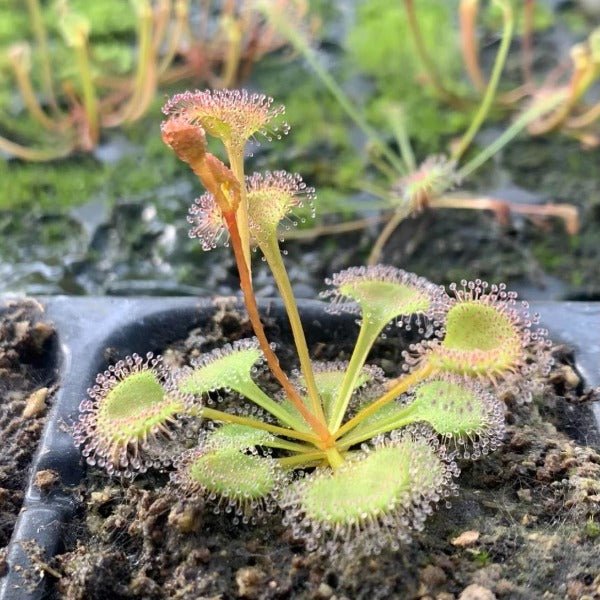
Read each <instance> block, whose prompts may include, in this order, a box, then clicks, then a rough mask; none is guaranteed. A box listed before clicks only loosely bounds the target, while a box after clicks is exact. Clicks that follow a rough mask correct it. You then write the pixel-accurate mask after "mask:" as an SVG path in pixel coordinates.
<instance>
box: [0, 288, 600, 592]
mask: <svg viewBox="0 0 600 600" xmlns="http://www.w3.org/2000/svg"><path fill="white" fill-rule="evenodd" d="M223 302H225V300H224V299H220V300H219V299H217V300H200V301H198V300H192V299H189V298H168V299H162V298H145V299H123V298H89V297H88V298H70V297H56V298H51V299H48V300H46V302H45V305H46V310H47V317H48V319H49V320H50V321H53V322H54V324H55V326H56V329H57V332H58V339H59V345H60V349H59V352H60V360H59V373H58V382H59V385H60V390H59V392H58V394H57V397H56V399H55V404H54V406H53V409H52V412H51V414H50V415H49V418H48V422H47V425H46V428H45V431H44V435H43V437H42V440H41V442H40V445H39V448H38V451H37V454H36V457H35V459H34V461H33V464H32V468H31V474H30V479H29V485H28V488H27V493H26V496H25V501H24V504H23V507H22V510H21V513H20V515H19V519H18V521H17V524H16V527H15V530H14V533H13V537H12V541H11V543H10V545H9V550H8V557H7V558H8V569H9V570H8V573H7V574H6V575H5V576H4V577H3V578H2V580H1V581H0V600H34V599H40V598H43V597H44V594H45V591H46V585H45V577H44V574H43V573H42V572H41V573H40V578H39V581H37V582H36V581H33V582H32V581H31V580H26V579H24V578H23V576H22V574H23V573H24V572H29V573H31V569H32V568H33V566H32V563H31V562H30V559H29V550H30V549H29V548H28V544H27V542H28V541H30V540H34V541H35V542H36V544H37V545H38V546H39V547H40V548H41V550H42V553H43V555H44V556H45V557H47V558H49V557H51V556H52V555H54V554H55V553H56V552H58V551H59V550H60V544H61V539H62V534H63V529H64V527H66V526H68V523H69V521H70V520H71V519H72V517H73V515H74V514H75V511H76V510H77V508H78V501H77V498H76V495H75V490H76V487H77V485H78V484H79V483H80V481H81V479H82V477H83V475H84V465H83V462H82V460H81V455H80V452H79V450H78V449H77V448H75V446H74V445H73V441H72V438H71V436H70V434H69V433H68V430H67V427H65V424H66V423H71V422H72V421H73V420H74V418H75V417H76V415H77V412H78V407H79V403H80V402H81V400H82V399H83V398H84V397H85V394H86V390H87V388H88V387H90V385H92V383H93V381H94V378H95V375H96V373H98V372H99V371H101V370H103V369H105V368H106V366H107V364H109V363H111V362H114V361H116V360H118V359H120V358H123V357H124V356H126V355H128V354H132V353H134V352H137V353H138V354H144V353H146V352H149V351H152V352H160V351H162V349H163V348H164V347H165V346H167V345H168V344H169V343H171V342H174V341H176V340H178V339H182V338H184V337H185V336H186V334H187V333H188V331H189V330H190V329H192V328H195V327H202V326H203V325H206V324H208V323H209V321H210V319H211V318H212V316H213V315H214V314H215V312H216V311H217V310H218V308H219V305H222V303H223ZM236 307H237V308H240V309H241V306H240V305H239V304H237V305H236ZM323 307H324V305H323V304H322V303H320V302H314V301H304V302H302V303H301V306H300V310H301V314H302V318H303V322H304V325H305V329H306V334H307V338H308V341H309V344H314V343H317V342H319V341H322V340H327V341H330V342H331V341H333V342H336V341H337V340H339V341H340V343H342V340H348V339H353V338H352V337H350V334H352V332H353V331H354V330H356V324H355V318H354V317H352V316H350V315H340V316H335V317H332V316H331V315H328V314H326V313H325V312H324V310H323ZM532 308H533V309H534V310H536V311H538V312H540V313H541V314H542V320H543V323H544V324H545V325H546V326H547V327H548V328H549V329H550V331H551V337H552V339H553V340H554V341H555V342H563V343H566V344H568V345H570V346H572V347H573V348H574V350H575V356H576V366H577V368H578V370H579V371H580V373H581V375H582V376H583V378H584V380H585V382H586V384H587V385H591V386H598V385H600V372H599V365H600V340H599V339H598V331H600V304H592V303H537V304H535V305H534V306H533V307H532ZM261 311H262V313H263V314H264V315H267V316H270V317H271V318H273V319H274V320H275V322H276V323H277V325H278V327H279V328H280V330H281V335H282V337H283V338H286V337H288V338H289V337H290V332H289V326H288V323H287V318H286V317H285V313H284V311H283V309H282V306H281V303H280V302H279V301H275V300H264V301H262V302H261ZM563 417H564V421H565V428H566V429H567V430H568V432H569V433H570V434H571V435H572V437H574V438H575V439H577V440H578V441H580V442H582V443H584V444H588V445H598V446H600V406H593V407H586V406H581V407H571V408H569V409H568V414H565V415H563ZM46 469H53V470H55V471H57V472H58V474H59V476H60V479H61V486H57V489H55V490H53V491H50V492H49V493H42V492H40V490H39V489H38V488H37V487H36V486H35V485H34V479H35V475H36V473H38V472H39V471H43V470H46Z"/></svg>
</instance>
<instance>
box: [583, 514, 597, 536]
mask: <svg viewBox="0 0 600 600" xmlns="http://www.w3.org/2000/svg"><path fill="white" fill-rule="evenodd" d="M583 531H584V533H585V535H586V537H588V538H590V539H591V540H595V539H596V538H597V537H600V524H599V523H596V521H594V519H593V518H592V517H590V518H589V519H588V520H587V522H586V524H585V527H584V528H583Z"/></svg>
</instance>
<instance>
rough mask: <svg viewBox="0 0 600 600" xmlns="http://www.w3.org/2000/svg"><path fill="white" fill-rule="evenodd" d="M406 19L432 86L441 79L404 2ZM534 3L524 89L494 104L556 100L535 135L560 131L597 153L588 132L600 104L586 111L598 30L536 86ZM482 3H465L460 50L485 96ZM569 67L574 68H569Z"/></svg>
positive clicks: (525, 11) (408, 1)
mask: <svg viewBox="0 0 600 600" xmlns="http://www.w3.org/2000/svg"><path fill="white" fill-rule="evenodd" d="M404 4H405V6H406V10H407V13H408V14H409V15H410V18H409V21H410V23H411V31H412V34H413V40H414V42H415V47H416V48H417V50H418V53H419V56H420V57H421V60H422V64H423V66H424V68H425V69H426V70H427V73H428V79H429V80H430V82H431V83H433V80H434V79H435V80H436V81H438V84H436V85H437V86H439V77H437V74H436V72H435V70H434V69H433V68H432V61H431V59H430V58H429V56H428V54H427V50H426V49H425V48H424V47H423V45H422V44H420V43H419V40H420V33H419V26H418V21H417V18H416V15H415V10H414V3H413V0H404ZM535 4H536V2H535V0H524V2H523V3H522V22H523V35H522V38H521V71H522V77H523V81H522V83H521V85H519V86H518V87H517V88H515V89H514V90H511V91H507V92H504V93H501V94H498V96H497V98H496V102H497V104H498V105H499V106H500V107H513V106H518V105H520V104H521V103H522V102H523V101H524V100H529V102H530V103H531V104H532V105H536V104H538V103H543V102H544V101H545V99H547V98H548V97H549V96H551V95H554V94H558V95H560V96H561V101H560V102H559V103H558V104H557V106H556V107H554V109H553V110H551V111H549V112H548V113H546V114H544V115H542V116H541V117H540V118H539V119H536V120H534V121H532V122H531V123H529V124H528V125H527V130H528V132H529V133H530V134H531V135H543V134H545V133H548V132H550V131H557V130H561V131H563V132H564V133H566V134H568V135H571V136H573V137H575V138H577V139H578V140H580V141H581V142H582V143H583V144H584V146H587V147H593V146H597V145H598V144H600V133H599V132H598V131H597V127H596V128H594V129H592V130H590V128H591V127H592V126H593V125H594V124H595V123H596V121H597V120H598V118H599V117H600V102H596V103H594V104H593V105H592V106H588V105H586V103H585V102H584V97H585V94H586V92H587V91H588V90H589V89H590V88H591V87H592V85H594V83H596V82H597V81H598V77H599V76H600V29H595V30H594V31H592V33H591V34H590V35H589V36H588V38H587V40H585V41H584V42H581V43H578V44H575V45H574V46H573V47H572V48H571V50H570V61H565V62H564V63H563V64H559V65H558V66H556V67H555V68H554V69H553V70H551V71H550V72H549V73H547V74H546V76H545V78H544V79H543V81H542V82H541V84H538V83H537V82H536V81H535V77H534V72H533V54H534V46H533V22H534V18H533V16H534V10H535ZM479 8H480V2H479V0H461V2H460V8H459V16H460V32H461V50H462V55H463V60H464V64H465V67H466V71H467V74H468V75H469V79H470V81H471V83H472V85H473V87H474V89H475V90H476V91H477V92H478V93H479V94H483V93H484V91H485V89H486V78H485V76H484V74H483V71H482V69H481V65H480V60H479V43H478V40H477V28H476V23H477V15H478V12H479ZM568 62H570V63H571V64H570V65H569V64H568Z"/></svg>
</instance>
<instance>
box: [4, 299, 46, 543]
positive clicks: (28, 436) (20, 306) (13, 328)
mask: <svg viewBox="0 0 600 600" xmlns="http://www.w3.org/2000/svg"><path fill="white" fill-rule="evenodd" d="M54 337H55V332H54V329H53V327H52V326H51V325H50V324H49V323H47V322H46V321H45V320H44V314H43V309H42V307H41V306H40V305H39V304H38V303H37V302H35V301H33V300H4V301H2V302H1V303H0V441H1V443H0V552H2V549H3V548H4V547H5V546H6V544H7V543H8V541H9V539H10V535H11V533H12V530H13V527H14V524H15V521H16V518H17V515H18V513H19V510H20V507H21V504H22V501H23V494H24V487H25V484H26V481H27V478H28V467H29V463H30V462H31V459H32V457H33V453H34V451H35V449H36V446H37V443H38V440H39V438H40V434H41V432H42V429H43V427H44V422H45V418H46V413H47V411H48V407H49V406H50V404H51V403H52V396H53V394H54V380H55V377H56V371H55V369H54V365H53V364H52V344H53V340H54Z"/></svg>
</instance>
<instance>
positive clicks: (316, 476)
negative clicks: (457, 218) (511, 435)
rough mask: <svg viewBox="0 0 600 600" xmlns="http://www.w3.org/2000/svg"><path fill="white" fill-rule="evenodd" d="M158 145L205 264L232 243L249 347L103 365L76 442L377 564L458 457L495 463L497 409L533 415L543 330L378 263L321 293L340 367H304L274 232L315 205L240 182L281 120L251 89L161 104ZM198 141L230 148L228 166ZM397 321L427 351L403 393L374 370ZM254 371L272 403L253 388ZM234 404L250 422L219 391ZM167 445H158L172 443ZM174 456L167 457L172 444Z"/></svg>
mask: <svg viewBox="0 0 600 600" xmlns="http://www.w3.org/2000/svg"><path fill="white" fill-rule="evenodd" d="M164 112H165V114H166V115H167V119H166V120H165V121H164V122H163V124H162V128H161V131H162V137H163V140H164V141H165V143H166V144H167V145H168V146H169V147H170V148H171V149H172V150H173V151H174V152H175V154H176V155H177V156H178V157H179V158H180V159H181V160H183V161H184V162H185V163H187V164H188V165H189V166H190V168H191V169H192V171H193V172H194V173H195V174H196V176H197V177H198V178H199V180H200V181H201V182H202V184H203V186H204V187H205V188H206V190H207V192H206V193H205V194H204V195H203V196H202V197H201V198H199V199H198V200H197V201H196V202H195V203H194V204H193V206H192V207H191V209H190V212H189V218H188V220H189V222H190V223H191V225H192V229H191V232H190V233H191V235H192V237H195V238H198V239H199V241H200V242H201V245H202V247H203V248H204V249H205V250H210V249H212V248H214V246H215V245H216V244H217V243H219V242H220V241H222V240H227V243H228V244H229V245H230V246H231V248H232V250H233V253H234V256H235V261H236V266H237V269H238V274H239V278H240V287H241V290H242V294H243V298H244V303H245V306H246V309H247V312H248V317H249V320H250V322H251V324H252V327H253V330H254V333H255V335H256V338H255V339H250V340H243V341H239V342H236V343H235V344H233V345H231V346H227V347H225V348H222V349H217V350H215V351H213V352H211V353H209V354H205V355H202V356H201V357H200V358H199V359H198V360H196V361H195V362H194V363H192V364H191V365H190V366H188V367H184V368H183V369H179V370H175V371H174V370H169V369H165V368H164V367H163V366H162V362H161V361H160V359H155V358H154V357H152V356H148V357H147V358H146V359H143V358H141V357H138V356H133V357H129V358H126V359H125V360H123V361H121V362H119V363H117V364H116V365H114V366H112V367H109V369H108V370H107V371H106V372H105V373H103V374H100V375H99V376H98V378H97V382H96V386H94V387H93V388H92V389H91V391H90V398H89V399H88V400H85V401H84V402H83V403H82V405H81V413H82V414H81V417H80V420H79V422H78V423H77V424H76V426H75V440H76V442H77V443H78V444H79V445H80V446H82V448H83V454H84V456H86V457H87V458H88V462H89V463H90V464H92V465H94V464H99V465H101V466H105V467H107V469H108V471H109V472H110V473H113V474H117V475H124V476H129V477H133V476H134V475H135V474H136V473H137V472H139V471H144V470H146V469H147V468H152V467H154V468H156V467H162V466H164V465H165V464H167V463H173V464H174V466H175V471H174V472H173V475H172V485H174V486H177V487H178V488H179V489H180V490H183V491H184V492H185V493H187V494H190V495H192V496H193V495H198V494H201V495H205V496H207V497H208V498H209V499H212V500H214V501H215V502H216V503H217V508H219V507H221V508H223V509H224V510H225V511H226V512H234V513H235V515H236V518H237V519H242V520H251V519H252V518H253V515H254V514H255V513H256V512H257V511H259V512H260V511H261V510H267V511H271V510H273V509H274V507H275V506H276V505H279V506H281V507H282V508H283V509H284V511H285V519H286V522H287V523H289V524H290V525H291V527H292V530H293V532H294V534H295V535H296V536H298V537H303V538H305V539H306V540H307V543H308V547H309V549H316V548H319V547H320V548H328V549H330V550H335V549H338V548H339V547H340V545H343V547H344V548H345V549H346V550H347V551H349V552H353V551H355V550H365V549H366V550H367V551H379V550H381V549H382V548H383V547H385V546H390V545H391V546H392V547H397V546H398V544H399V543H400V541H402V540H403V539H405V538H406V537H407V535H408V533H409V531H410V529H411V528H414V527H416V528H420V527H422V525H423V521H424V519H425V518H426V516H427V514H429V512H430V511H431V507H432V506H433V505H434V504H436V503H437V502H438V501H439V500H440V499H442V498H444V497H446V496H448V495H452V494H453V493H455V491H456V486H455V483H454V478H455V477H456V476H457V475H458V472H459V470H458V467H457V465H456V462H455V459H456V458H457V457H463V458H471V459H474V458H479V457H480V456H481V455H482V454H486V453H488V452H489V451H491V450H493V449H495V448H496V447H497V445H498V444H499V442H500V440H501V438H502V435H503V430H504V416H503V407H502V403H501V400H500V399H499V396H500V395H501V394H505V393H511V394H514V395H516V397H517V398H518V400H519V401H522V402H524V401H527V400H529V399H530V398H531V394H532V393H533V392H535V391H537V390H538V389H539V388H540V385H541V381H542V378H543V376H544V375H545V374H547V372H548V368H549V365H550V361H549V358H548V342H547V341H546V338H545V332H544V331H543V330H541V329H539V328H537V327H536V326H535V323H537V317H536V316H532V315H530V314H529V313H528V309H527V305H526V304H524V303H517V300H516V294H514V293H512V292H508V291H506V288H505V286H504V285H492V286H489V285H488V284H487V283H485V282H482V281H479V280H477V281H474V282H467V281H464V282H461V284H460V286H452V287H450V289H449V293H447V292H446V291H445V290H444V289H443V288H440V287H438V286H435V285H433V284H431V283H430V282H428V281H427V280H425V279H423V278H421V277H418V276H416V275H414V274H411V273H406V272H404V271H401V270H399V269H395V268H393V267H386V266H383V265H377V266H371V267H361V268H351V269H347V270H345V271H342V272H340V273H338V274H336V275H334V276H333V277H332V278H331V280H329V281H328V284H329V286H330V289H329V290H328V291H326V292H325V293H324V297H326V298H330V299H331V300H332V302H331V310H332V311H333V312H339V311H345V312H350V313H352V314H357V315H358V316H359V318H360V332H359V335H358V338H357V341H356V344H355V347H354V350H353V353H352V356H351V358H350V360H349V362H348V363H333V364H332V363H328V364H319V363H318V362H316V361H314V360H313V359H312V358H311V356H310V352H309V348H308V345H307V342H306V338H305V335H304V330H303V327H302V322H301V319H300V314H299V311H298V307H297V304H296V300H295V298H294V294H293V290H292V288H291V285H290V281H289V278H288V275H287V271H286V268H285V265H284V263H283V260H282V254H281V249H280V241H279V235H280V234H279V230H278V227H279V225H280V222H281V221H282V219H285V218H287V217H288V215H290V214H291V213H292V212H293V210H294V209H295V208H298V207H300V206H302V205H303V204H312V201H313V199H314V191H313V190H312V189H310V188H307V186H306V185H305V184H304V182H303V181H302V179H301V178H300V177H299V176H297V175H290V174H288V173H285V172H282V171H276V172H268V173H263V174H254V175H251V176H246V175H245V174H244V159H243V156H244V147H245V146H246V144H247V142H248V141H249V140H251V139H253V138H254V136H256V135H261V136H263V137H266V138H267V139H272V138H273V137H281V135H282V134H284V133H287V126H286V125H285V124H283V123H280V122H279V123H278V121H279V120H280V118H281V115H282V113H283V107H280V106H275V105H274V104H273V100H272V99H271V98H267V97H265V96H263V95H260V94H251V93H248V92H246V91H243V90H242V91H238V90H222V91H216V92H211V91H196V92H193V93H192V92H186V93H183V94H179V95H176V96H174V97H173V98H171V99H170V100H169V101H168V102H167V104H166V105H165V107H164ZM207 136H210V137H211V138H213V139H216V140H219V141H220V142H221V143H222V144H223V146H224V147H225V149H226V153H227V156H228V163H229V164H225V163H224V162H222V161H221V160H220V159H219V158H217V157H216V156H215V155H214V154H212V153H211V152H210V151H209V146H208V143H207ZM252 249H254V250H257V251H259V252H260V253H261V254H262V255H263V257H264V258H265V260H266V261H267V263H268V265H269V267H270V269H271V272H272V275H273V277H274V279H275V282H276V284H277V287H278V289H279V292H280V295H281V298H282V300H283V304H284V306H285V309H286V313H287V316H288V319H289V322H290V326H291V330H292V335H293V340H294V346H295V348H296V352H297V359H298V364H299V372H297V373H294V374H291V375H288V374H287V373H285V372H284V371H283V370H282V368H281V366H280V364H279V360H278V358H277V355H276V353H275V351H274V348H273V347H272V346H271V344H270V343H269V339H268V338H267V335H266V333H265V329H264V327H263V323H262V320H261V315H260V313H259V309H258V306H257V302H256V298H255V295H254V289H253V278H252V260H251V257H252ZM390 324H396V325H397V326H400V327H404V328H405V329H412V328H415V329H416V331H417V333H418V334H419V336H420V338H421V340H420V341H419V343H417V344H414V345H412V346H410V347H409V349H408V350H407V351H406V352H405V353H404V360H405V374H404V375H401V376H400V377H398V378H395V379H389V378H385V377H384V376H383V375H382V373H381V372H380V371H379V370H377V369H375V368H373V367H368V366H366V362H367V358H368V356H369V354H370V352H371V349H372V347H373V344H374V343H375V341H376V340H377V338H378V337H379V336H380V335H382V333H383V332H384V330H385V329H386V327H388V326H390ZM261 360H264V361H265V362H266V365H267V366H268V368H269V370H270V372H271V374H272V376H273V377H274V379H275V380H276V381H277V382H278V383H279V384H280V387H281V393H280V394H279V395H277V396H275V397H272V396H270V395H268V394H266V393H265V392H264V391H263V390H262V389H261V388H260V387H259V386H258V385H257V384H256V382H255V381H254V379H253V375H254V373H255V365H256V364H257V362H259V361H261ZM232 392H235V393H237V394H239V395H241V396H242V397H243V398H244V399H245V402H250V403H251V404H253V405H255V407H257V410H251V411H250V410H249V409H248V407H247V405H246V404H244V403H242V404H241V406H236V404H235V402H234V403H231V402H228V403H227V406H229V407H230V408H229V410H221V409H220V408H216V407H214V403H211V399H212V398H214V394H215V393H216V394H225V395H227V396H229V395H230V394H231V393H232ZM198 417H201V418H202V419H204V421H205V422H208V423H210V424H211V425H210V426H209V427H207V428H205V430H204V432H203V433H202V434H201V436H200V440H199V446H198V447H197V448H195V449H192V450H188V451H186V452H184V453H183V454H178V453H176V452H175V450H174V444H173V440H175V441H176V440H177V437H178V433H177V432H178V430H179V429H181V427H184V428H185V427H186V425H185V424H186V422H187V421H188V420H189V419H194V418H198ZM165 440H166V441H167V443H166V444H165V443H164V442H165ZM175 447H176V444H175Z"/></svg>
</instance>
